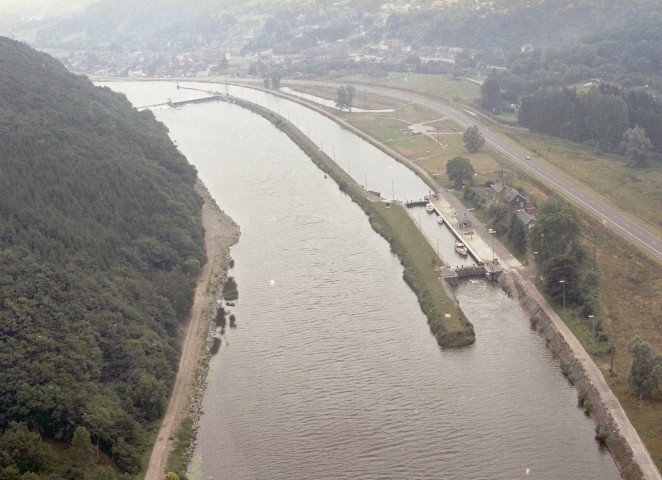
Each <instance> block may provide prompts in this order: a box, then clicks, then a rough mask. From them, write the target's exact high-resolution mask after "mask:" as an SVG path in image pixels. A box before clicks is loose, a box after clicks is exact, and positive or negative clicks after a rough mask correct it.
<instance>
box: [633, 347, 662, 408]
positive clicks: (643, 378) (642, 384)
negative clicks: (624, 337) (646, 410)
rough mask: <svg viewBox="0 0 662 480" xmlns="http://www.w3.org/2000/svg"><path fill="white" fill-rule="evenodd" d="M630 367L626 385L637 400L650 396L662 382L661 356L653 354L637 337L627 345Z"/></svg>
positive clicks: (651, 348) (650, 348) (651, 349)
mask: <svg viewBox="0 0 662 480" xmlns="http://www.w3.org/2000/svg"><path fill="white" fill-rule="evenodd" d="M628 352H630V355H632V365H631V366H630V370H629V371H628V384H629V385H630V390H631V391H632V393H634V394H635V395H637V396H638V397H639V398H641V399H643V398H644V397H647V396H650V395H651V394H652V393H653V392H655V390H657V388H658V387H659V386H660V382H661V381H662V355H660V354H659V353H658V354H654V353H653V347H651V345H650V344H649V343H648V342H644V341H643V340H642V339H641V338H639V336H636V337H634V338H633V339H632V340H630V343H628Z"/></svg>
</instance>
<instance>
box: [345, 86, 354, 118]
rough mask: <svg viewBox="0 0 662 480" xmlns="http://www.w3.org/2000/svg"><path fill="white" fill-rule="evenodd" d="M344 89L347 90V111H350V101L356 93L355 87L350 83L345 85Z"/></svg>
mask: <svg viewBox="0 0 662 480" xmlns="http://www.w3.org/2000/svg"><path fill="white" fill-rule="evenodd" d="M345 90H346V91H347V108H349V111H350V112H351V111H352V102H353V101H354V96H355V95H356V89H355V88H354V87H353V86H352V85H347V87H345Z"/></svg>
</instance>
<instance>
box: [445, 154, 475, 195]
mask: <svg viewBox="0 0 662 480" xmlns="http://www.w3.org/2000/svg"><path fill="white" fill-rule="evenodd" d="M474 171H475V170H474V167H473V165H471V162H470V161H469V159H467V158H464V157H455V158H454V159H452V160H449V161H448V163H446V174H447V175H448V178H449V179H450V180H451V181H453V182H455V188H461V187H462V185H464V184H465V183H466V184H469V185H470V184H473V179H474Z"/></svg>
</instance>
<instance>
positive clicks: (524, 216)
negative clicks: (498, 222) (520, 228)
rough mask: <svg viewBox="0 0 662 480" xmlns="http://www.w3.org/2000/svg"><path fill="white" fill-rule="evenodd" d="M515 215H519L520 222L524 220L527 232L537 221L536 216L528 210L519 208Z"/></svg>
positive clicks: (523, 223)
mask: <svg viewBox="0 0 662 480" xmlns="http://www.w3.org/2000/svg"><path fill="white" fill-rule="evenodd" d="M515 215H516V216H517V219H518V220H519V221H520V222H522V225H524V228H525V229H526V231H527V232H528V231H529V229H530V228H531V227H532V226H533V224H534V223H535V221H536V218H535V217H534V216H533V215H531V214H530V213H528V212H527V211H526V210H517V212H515Z"/></svg>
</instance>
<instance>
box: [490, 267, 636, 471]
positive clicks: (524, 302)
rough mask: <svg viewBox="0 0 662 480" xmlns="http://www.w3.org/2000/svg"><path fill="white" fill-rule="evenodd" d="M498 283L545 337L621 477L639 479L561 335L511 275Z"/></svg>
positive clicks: (607, 414) (624, 443) (597, 395)
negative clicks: (601, 437) (508, 292)
mask: <svg viewBox="0 0 662 480" xmlns="http://www.w3.org/2000/svg"><path fill="white" fill-rule="evenodd" d="M500 280H501V281H502V282H504V283H505V285H507V286H508V290H510V294H511V296H512V297H513V298H514V299H515V300H516V301H518V302H519V304H520V306H521V307H522V309H523V310H524V311H525V312H526V313H527V315H528V316H529V318H530V321H531V328H534V329H535V330H537V331H538V332H539V333H540V335H542V336H543V337H544V338H545V340H546V344H547V347H548V348H549V349H550V350H551V351H552V353H553V355H554V356H555V357H557V358H558V359H559V362H560V365H561V371H562V372H563V374H564V375H565V376H566V377H567V378H568V381H569V382H571V383H572V384H573V385H574V386H575V388H576V389H577V397H578V408H582V407H580V406H579V399H580V398H582V399H583V408H584V411H585V412H586V414H587V415H590V416H591V418H592V419H593V421H594V423H595V424H596V431H597V429H598V428H601V429H602V430H603V431H604V432H605V434H606V435H607V439H606V442H605V443H606V445H607V447H608V448H609V451H610V452H611V454H612V456H613V458H614V461H615V462H616V465H617V466H618V468H619V470H620V471H621V476H622V477H623V478H625V479H627V480H639V479H643V478H644V477H643V475H642V473H641V471H640V469H639V467H638V465H637V464H636V463H635V462H634V460H633V456H632V449H631V448H630V446H629V445H628V443H627V441H626V440H625V438H624V437H623V436H622V435H621V433H620V431H619V428H618V426H617V424H616V422H615V421H614V419H613V417H612V415H611V412H610V411H609V408H608V407H607V405H606V404H605V402H604V401H603V399H602V397H601V396H600V393H599V392H598V391H597V390H596V389H595V387H594V386H593V384H592V382H591V380H590V378H589V376H588V374H587V372H586V371H585V369H584V367H583V365H582V364H581V362H579V361H577V358H576V356H575V353H574V352H573V351H572V349H571V348H570V347H569V345H568V343H567V342H566V340H565V338H564V337H563V335H561V333H560V332H559V331H558V329H557V328H556V326H555V325H554V324H553V323H552V321H551V319H550V318H549V316H548V315H547V314H546V313H545V311H544V310H543V309H542V308H541V307H540V305H538V304H537V303H536V302H535V301H534V300H533V299H532V298H531V297H530V296H529V295H528V294H527V293H526V289H525V288H524V287H523V285H522V284H521V283H520V281H519V279H518V278H517V277H516V276H515V275H512V274H510V273H507V274H505V275H502V276H501V279H500ZM513 287H514V291H513ZM596 448H598V447H597V445H596Z"/></svg>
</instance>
